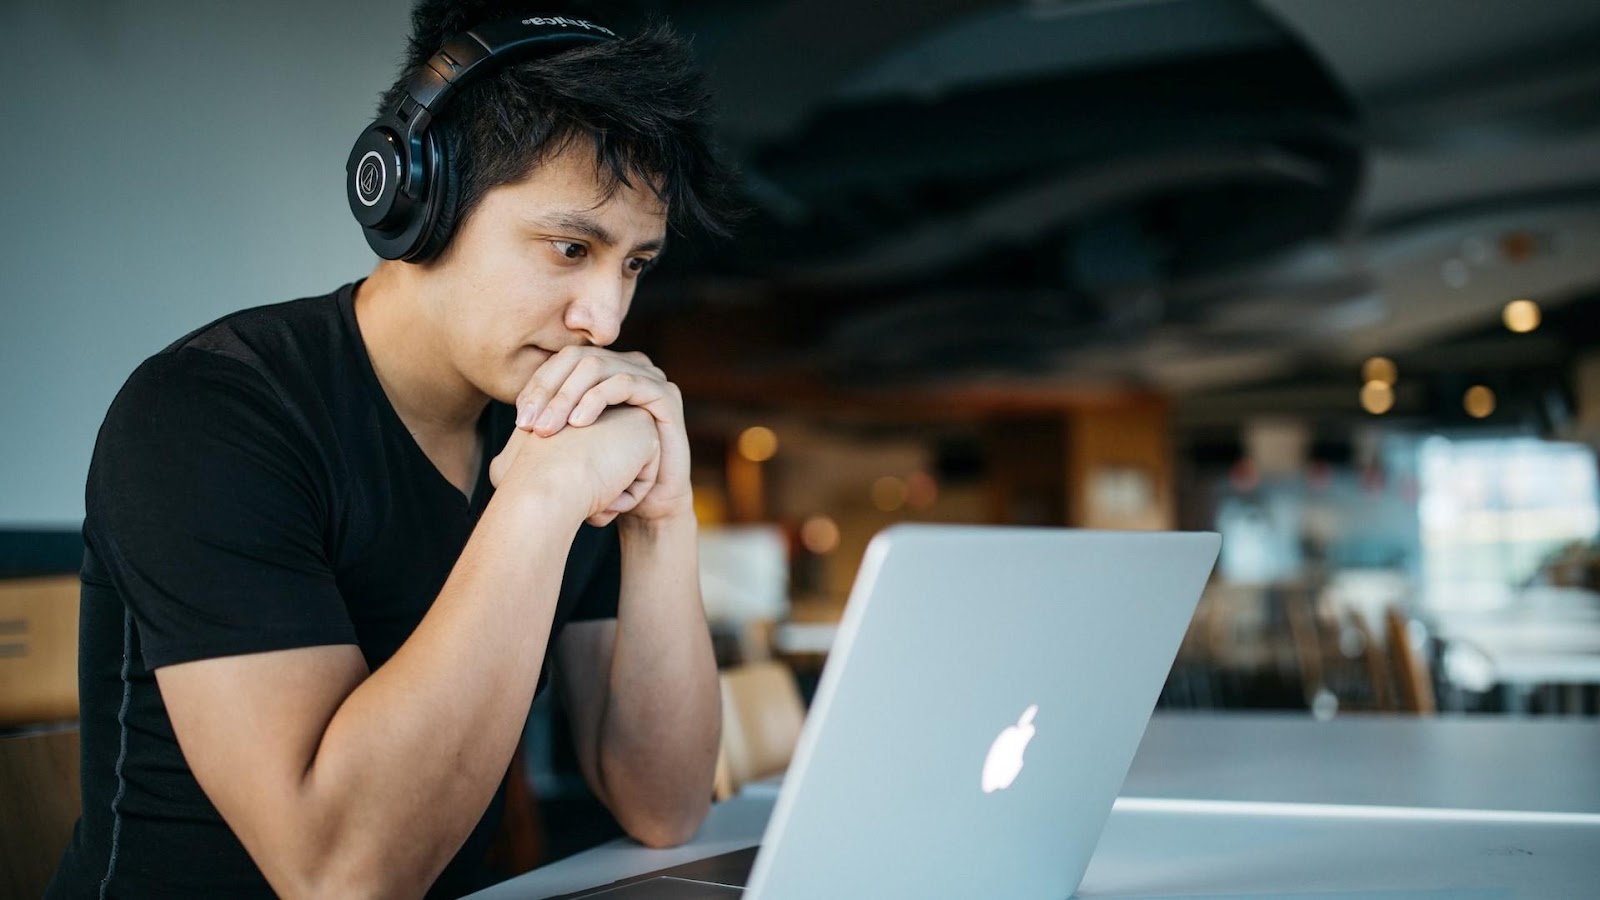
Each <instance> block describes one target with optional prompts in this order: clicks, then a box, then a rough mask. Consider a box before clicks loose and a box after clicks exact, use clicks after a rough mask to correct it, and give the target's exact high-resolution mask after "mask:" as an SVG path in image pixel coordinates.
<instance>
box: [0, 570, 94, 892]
mask: <svg viewBox="0 0 1600 900" xmlns="http://www.w3.org/2000/svg"><path fill="white" fill-rule="evenodd" d="M77 718H78V577H77V576H76V575H63V576H51V577H46V578H21V579H14V580H5V581H0V897H38V896H40V895H42V894H43V893H44V888H45V885H46V884H47V883H48V882H49V880H50V876H51V874H52V873H54V872H55V868H56V865H57V864H58V863H59V862H60V861H61V853H62V851H63V850H65V849H66V846H67V841H68V840H70V839H71V837H72V825H73V823H74V822H75V821H77V818H78V813H79V812H80V810H81V807H82V799H81V797H82V795H81V793H80V790H81V788H80V785H79V781H78V767H79V759H78V727H77Z"/></svg>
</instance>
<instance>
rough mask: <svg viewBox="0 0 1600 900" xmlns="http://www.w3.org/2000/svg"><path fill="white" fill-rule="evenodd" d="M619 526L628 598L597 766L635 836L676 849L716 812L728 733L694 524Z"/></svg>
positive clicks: (617, 810)
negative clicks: (721, 749)
mask: <svg viewBox="0 0 1600 900" xmlns="http://www.w3.org/2000/svg"><path fill="white" fill-rule="evenodd" d="M620 529H621V539H622V585H621V600H620V608H619V612H618V616H617V637H616V645H615V650H614V653H613V658H612V663H611V678H610V690H609V692H608V694H609V701H608V703H607V706H606V711H605V716H604V718H603V719H602V721H601V729H600V741H599V755H600V766H599V768H600V772H601V776H602V781H603V782H604V785H605V792H606V794H607V800H608V802H609V803H610V804H611V809H612V812H613V813H614V814H615V815H616V816H617V819H618V821H619V822H620V823H621V824H622V825H623V827H624V828H626V829H627V830H628V832H629V833H630V834H632V835H633V836H634V837H636V838H638V839H639V840H641V841H643V842H645V843H647V844H651V845H671V844H677V843H681V842H683V841H684V840H687V839H688V838H689V837H690V836H691V835H692V834H693V832H694V830H695V829H697V828H698V827H699V825H700V822H701V820H702V819H703V818H704V817H705V813H706V810H707V809H708V808H709V805H710V798H711V782H712V777H713V775H714V770H715V767H716V759H717V746H718V741H719V738H720V732H721V693H720V688H719V687H718V683H717V670H716V659H715V656H714V655H713V653H712V649H711V638H710V634H709V631H708V629H707V628H706V621H705V610H704V607H703V606H702V604H701V600H700V574H699V562H698V552H697V546H696V537H695V523H694V519H693V517H692V516H691V515H685V516H684V517H682V518H678V519H672V520H667V521H665V522H662V523H659V524H657V525H653V526H651V525H640V524H637V523H632V522H629V521H628V520H627V519H623V520H622V521H621V523H620Z"/></svg>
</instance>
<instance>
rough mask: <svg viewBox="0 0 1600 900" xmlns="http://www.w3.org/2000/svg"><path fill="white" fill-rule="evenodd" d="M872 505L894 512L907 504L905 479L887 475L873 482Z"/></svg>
mask: <svg viewBox="0 0 1600 900" xmlns="http://www.w3.org/2000/svg"><path fill="white" fill-rule="evenodd" d="M872 505H873V506H876V507H877V508H879V509H881V510H883V511H884V512H894V511H895V510H897V509H899V508H900V507H902V506H905V505H906V483H905V481H904V480H902V479H899V478H896V477H894V476H893V475H885V476H883V477H882V478H879V479H878V480H877V481H874V482H873V483H872Z"/></svg>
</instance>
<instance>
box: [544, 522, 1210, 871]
mask: <svg viewBox="0 0 1600 900" xmlns="http://www.w3.org/2000/svg"><path fill="white" fill-rule="evenodd" d="M1220 543H1221V538H1220V536H1219V535H1216V534H1213V533H1151V532H1143V533H1138V532H1093V531H1077V530H1071V529H1055V528H1012V527H986V526H941V525H900V526H895V527H893V528H890V529H888V530H886V531H884V532H883V533H881V534H879V535H878V536H877V537H875V538H874V539H873V541H872V543H871V544H870V545H869V547H868V549H867V553H866V557H865V559H864V560H863V562H862V566H861V570H860V573H859V575H858V576H857V578H856V582H855V586H854V588H853V589H852V591H851V594H850V600H849V603H848V605H847V606H846V608H845V613H844V619H843V621H842V622H841V623H840V626H839V632H838V636H837V638H836V640H835V643H834V646H833V649H832V651H831V653H830V654H829V657H828V662H827V665H826V667H825V668H824V670H823V673H822V679H821V681H820V683H819V684H818V687H817V693H816V697H815V698H814V700H813V702H812V705H811V710H810V713H809V714H808V715H807V718H806V722H805V726H804V728H803V729H802V731H801V736H800V742H799V745H798V746H797V748H796V750H795V754H794V758H793V760H792V762H791V764H790V767H789V771H788V774H787V776H786V777H785V778H784V780H783V784H782V787H781V788H780V790H779V793H778V799H777V802H776V805H775V806H774V808H773V812H772V817H771V819H770V820H769V821H768V824H767V828H766V832H765V834H764V836H763V837H762V840H761V844H760V845H759V846H758V847H752V848H749V849H747V850H743V851H740V852H736V853H731V854H725V855H722V856H716V857H711V858H708V859H703V860H699V861H697V862H693V863H689V864H688V865H683V866H676V867H673V868H671V869H663V870H661V871H658V872H652V873H650V874H647V875H642V876H638V877H636V878H630V879H625V880H622V881H618V882H615V883H613V884H609V885H605V886H603V887H599V888H595V889H592V890H589V891H584V892H580V893H576V894H568V895H566V897H567V898H573V900H576V898H580V897H581V898H590V897H593V898H601V900H636V898H651V900H699V898H729V897H742V898H744V900H799V898H804V900H815V898H818V897H873V898H899V897H905V898H929V897H1001V896H1003V897H1008V898H1027V897H1041V898H1043V897H1048V898H1051V900H1060V898H1063V897H1067V896H1069V895H1071V894H1072V892H1073V891H1075V890H1076V889H1077V887H1078V883H1079V881H1081V880H1082V878H1083V873H1084V870H1085V869H1086V868H1088V865H1089V857H1090V855H1091V854H1092V853H1093V852H1094V848H1095V844H1096V843H1097V842H1098V840H1099V837H1100V831H1101V829H1102V828H1103V827H1104V825H1105V821H1106V818H1107V816H1108V815H1109V814H1110V812H1111V804H1112V802H1113V801H1114V800H1115V799H1116V796H1117V792H1118V791H1119V790H1120V789H1121V786H1122V781H1123V779H1124V778H1125V777H1126V776H1127V773H1128V767H1129V765H1130V764H1131V763H1132V761H1133V755H1134V751H1135V750H1136V749H1137V748H1138V745H1139V740H1140V738H1141V737H1142V736H1143V734H1144V729H1145V725H1146V723H1147V722H1148V721H1149V718H1150V713H1151V710H1152V709H1154V707H1155V702H1156V697H1157V695H1158V694H1159V693H1160V691H1161V687H1162V684H1163V683H1164V682H1165V680H1166V676H1167V672H1168V670H1169V669H1170V668H1171V665H1172V660H1173V658H1174V657H1175V656H1176V655H1177V651H1178V645H1179V643H1180V642H1181V641H1182V640H1183V635H1184V632H1185V630H1186V629H1187V627H1188V624H1189V620H1190V618H1191V617H1192V616H1193V614H1194V609H1195V604H1196V602H1197V601H1198V599H1199V597H1200V593H1201V590H1202V589H1203V588H1204V586H1205V583H1206V580H1207V578H1208V576H1209V574H1210V572H1211V568H1212V566H1213V564H1214V563H1215V562H1216V559H1217V551H1218V548H1219V546H1220Z"/></svg>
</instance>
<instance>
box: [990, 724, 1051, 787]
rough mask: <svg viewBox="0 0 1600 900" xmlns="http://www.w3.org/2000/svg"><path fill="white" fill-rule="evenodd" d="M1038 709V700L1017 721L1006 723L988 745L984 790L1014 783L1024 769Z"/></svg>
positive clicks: (1009, 785)
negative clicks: (998, 734)
mask: <svg viewBox="0 0 1600 900" xmlns="http://www.w3.org/2000/svg"><path fill="white" fill-rule="evenodd" d="M1038 713H1039V704H1037V703H1035V704H1034V705H1032V706H1030V707H1028V708H1027V709H1025V710H1023V711H1022V718H1020V719H1018V720H1017V724H1015V725H1008V726H1006V730H1004V731H1002V732H1000V736H999V737H997V738H995V739H994V744H993V745H992V746H990V747H989V756H988V758H987V759H985V760H984V761H983V792H984V793H985V794H992V793H994V792H995V791H1003V790H1005V789H1006V788H1008V787H1011V782H1013V781H1016V780H1017V774H1018V773H1019V772H1021V771H1022V754H1023V752H1024V751H1026V750H1027V749H1028V742H1029V741H1031V740H1033V734H1034V728H1033V717H1034V716H1035V715H1038Z"/></svg>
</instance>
